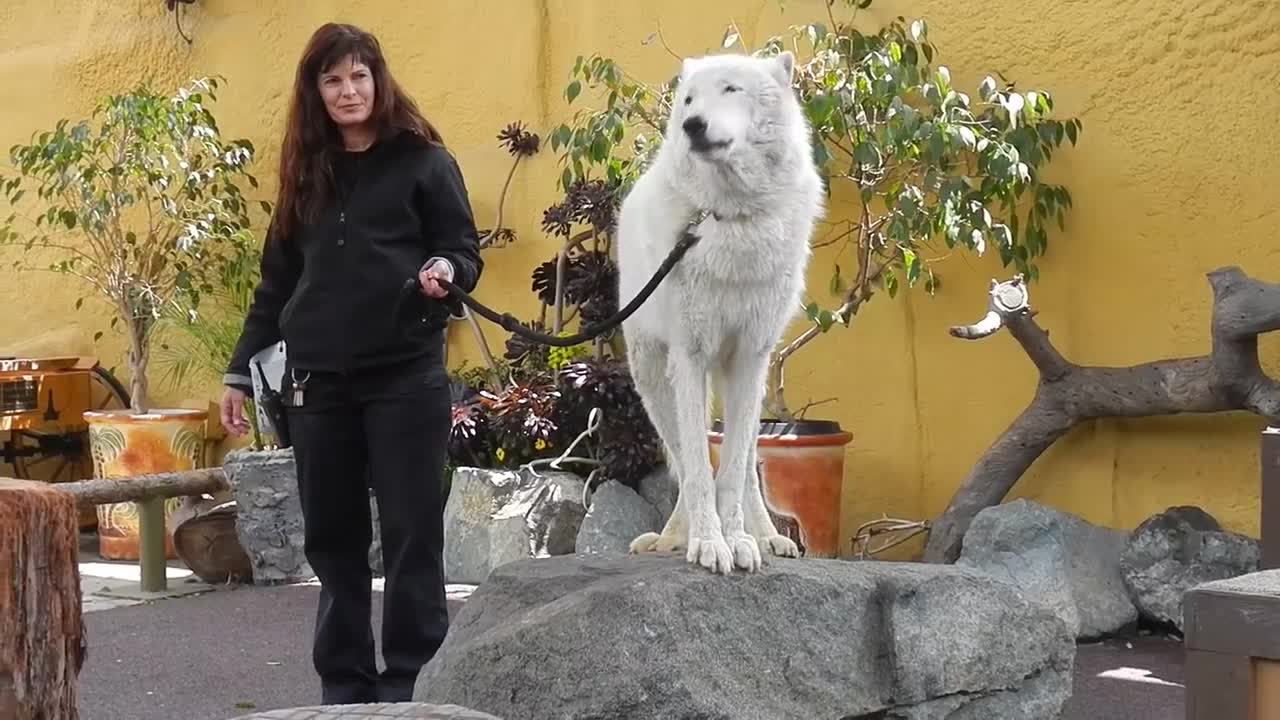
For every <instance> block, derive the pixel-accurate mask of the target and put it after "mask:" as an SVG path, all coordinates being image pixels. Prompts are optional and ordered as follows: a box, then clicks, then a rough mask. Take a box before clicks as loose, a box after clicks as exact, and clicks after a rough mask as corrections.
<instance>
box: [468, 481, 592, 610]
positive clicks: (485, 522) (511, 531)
mask: <svg viewBox="0 0 1280 720" xmlns="http://www.w3.org/2000/svg"><path fill="white" fill-rule="evenodd" d="M584 487H585V484H584V482H583V480H582V478H580V477H578V476H577V475H574V474H573V473H568V472H554V471H547V472H543V471H539V472H537V473H534V472H529V471H515V470H490V469H485V468H474V467H460V468H458V469H456V470H455V471H454V473H453V486H452V489H451V490H450V491H449V500H448V501H447V502H446V503H445V508H444V570H445V576H446V577H447V578H448V579H449V582H454V583H467V584H472V585H477V584H479V583H482V582H484V579H485V578H486V577H488V575H489V572H490V571H491V570H493V568H495V567H498V566H499V565H503V564H505V563H509V562H512V561H515V560H519V559H522V558H542V557H550V556H553V555H565V554H569V553H572V552H573V551H574V544H575V542H576V540H577V537H578V529H579V527H581V525H582V518H583V516H585V515H586V512H587V511H586V508H585V507H584V506H583V504H582V492H583V489H584Z"/></svg>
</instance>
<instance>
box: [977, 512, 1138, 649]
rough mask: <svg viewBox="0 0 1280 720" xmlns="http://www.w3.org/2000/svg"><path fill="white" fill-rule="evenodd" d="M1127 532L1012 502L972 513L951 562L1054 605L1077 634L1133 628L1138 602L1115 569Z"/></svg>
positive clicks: (1082, 636)
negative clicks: (961, 547) (960, 546)
mask: <svg viewBox="0 0 1280 720" xmlns="http://www.w3.org/2000/svg"><path fill="white" fill-rule="evenodd" d="M1127 537H1128V534H1127V533H1125V532H1123V531H1120V530H1111V529H1108V528H1102V527H1098V526H1096V525H1092V524H1090V523H1088V522H1086V521H1085V520H1083V519H1082V518H1080V517H1077V516H1075V515H1071V514H1069V513H1064V512H1060V511H1058V510H1054V509H1052V508H1048V507H1045V506H1043V505H1039V504H1037V503H1033V502H1029V501H1027V500H1014V501H1011V502H1008V503H1004V504H1001V505H996V506H993V507H989V508H987V509H985V510H983V511H982V512H980V513H978V515H977V517H975V518H974V519H973V523H972V524H971V525H970V526H969V531H968V532H966V533H965V536H964V548H963V549H962V550H961V552H960V558H959V559H958V560H957V561H956V564H957V565H962V566H966V567H973V568H977V569H979V570H983V571H985V572H988V573H991V574H993V575H995V576H997V577H999V578H1001V579H1004V580H1008V581H1010V582H1012V583H1013V584H1014V585H1017V586H1018V587H1019V588H1021V589H1022V591H1023V592H1024V593H1026V594H1027V595H1028V596H1030V597H1032V598H1034V599H1035V600H1037V601H1039V602H1042V603H1045V604H1046V605H1047V606H1049V607H1051V608H1053V610H1054V612H1055V613H1056V614H1057V615H1058V617H1060V618H1062V621H1063V622H1064V623H1066V625H1067V628H1068V629H1069V630H1070V631H1071V633H1072V634H1073V635H1074V636H1075V637H1076V638H1077V639H1096V638H1100V637H1104V636H1107V635H1111V634H1114V633H1116V632H1118V631H1121V630H1123V629H1126V628H1127V627H1129V626H1132V625H1133V624H1134V623H1136V622H1137V620H1138V608H1137V607H1136V606H1134V604H1133V601H1132V600H1130V599H1129V591H1128V589H1127V588H1126V587H1125V584H1124V578H1123V577H1122V576H1121V574H1120V553H1121V551H1123V550H1124V546H1125V542H1126V540H1127Z"/></svg>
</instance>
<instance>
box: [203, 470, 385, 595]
mask: <svg viewBox="0 0 1280 720" xmlns="http://www.w3.org/2000/svg"><path fill="white" fill-rule="evenodd" d="M222 466H223V470H224V471H225V472H226V474H227V483H228V484H229V485H231V489H232V493H233V495H234V497H235V500H236V537H237V538H238V539H239V540H240V545H241V547H243V548H244V551H245V553H246V554H247V555H248V556H249V561H250V564H251V565H252V567H253V582H254V584H255V585H275V584H280V583H295V582H303V581H306V580H310V579H311V578H313V577H315V573H314V572H313V571H312V570H311V565H310V563H308V562H307V557H306V553H305V548H304V541H305V539H306V536H305V534H304V532H303V523H302V505H301V504H300V503H299V502H298V471H297V467H296V466H295V465H294V461H293V450H292V449H290V448H285V449H283V450H251V449H246V448H240V449H236V450H232V451H231V452H229V453H227V456H226V458H224V459H223V462H222ZM369 506H370V510H371V512H372V516H371V520H372V522H371V524H372V530H373V538H374V540H373V544H372V546H371V547H370V548H369V566H370V568H371V569H372V570H373V571H374V575H375V576H380V575H381V574H382V552H381V543H380V542H379V537H380V535H379V528H378V515H377V505H376V503H375V502H374V499H373V496H372V494H370V497H369Z"/></svg>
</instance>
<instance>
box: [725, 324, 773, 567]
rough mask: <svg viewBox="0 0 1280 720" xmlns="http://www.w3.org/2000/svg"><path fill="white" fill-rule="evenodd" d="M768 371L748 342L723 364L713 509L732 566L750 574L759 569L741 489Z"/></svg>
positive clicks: (765, 354)
mask: <svg viewBox="0 0 1280 720" xmlns="http://www.w3.org/2000/svg"><path fill="white" fill-rule="evenodd" d="M768 369H769V354H768V352H767V351H763V352H762V351H759V350H757V349H756V348H755V347H753V346H751V345H745V346H739V347H737V348H735V350H734V352H732V353H731V354H730V355H729V356H728V357H727V358H725V363H724V375H725V379H724V391H723V394H722V397H723V398H724V443H723V445H721V455H720V468H719V472H717V473H716V510H717V512H718V513H719V515H720V522H721V527H722V529H723V531H724V536H725V540H726V541H727V542H728V543H729V547H730V548H732V549H733V560H734V564H736V565H737V566H738V567H740V568H742V569H744V570H750V571H753V572H754V571H756V570H759V569H760V547H759V545H758V544H757V542H756V539H755V538H754V537H752V536H751V535H750V534H749V533H748V532H747V531H746V527H745V521H744V514H743V509H744V508H743V491H744V489H745V486H746V484H747V483H746V482H744V481H745V479H746V476H747V467H748V463H749V462H750V461H751V460H752V458H754V457H755V444H756V436H757V435H758V434H759V430H760V403H761V401H763V400H764V391H765V381H766V377H765V376H766V373H767V372H768Z"/></svg>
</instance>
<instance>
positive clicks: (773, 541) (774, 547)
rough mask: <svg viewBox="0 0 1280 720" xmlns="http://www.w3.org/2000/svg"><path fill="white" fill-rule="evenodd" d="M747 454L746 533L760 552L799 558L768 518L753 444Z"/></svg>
mask: <svg viewBox="0 0 1280 720" xmlns="http://www.w3.org/2000/svg"><path fill="white" fill-rule="evenodd" d="M757 430H759V428H758V427H757ZM748 454H749V456H748V458H747V467H746V473H745V474H744V476H743V477H744V479H745V480H746V486H747V487H746V492H745V494H744V496H743V498H742V510H743V516H744V519H745V520H746V528H747V532H748V533H750V534H751V536H752V537H754V538H755V539H756V542H757V543H759V545H760V551H761V552H768V553H770V554H772V555H777V556H779V557H800V548H799V547H797V546H796V544H795V542H794V541H792V540H791V538H789V537H787V536H785V535H782V534H780V533H779V532H778V528H777V527H776V526H774V524H773V519H772V518H770V517H769V510H768V507H767V506H766V505H765V503H764V491H763V490H762V489H761V487H760V465H759V462H758V460H757V459H756V444H755V443H754V442H753V443H751V447H749V448H748Z"/></svg>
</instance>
